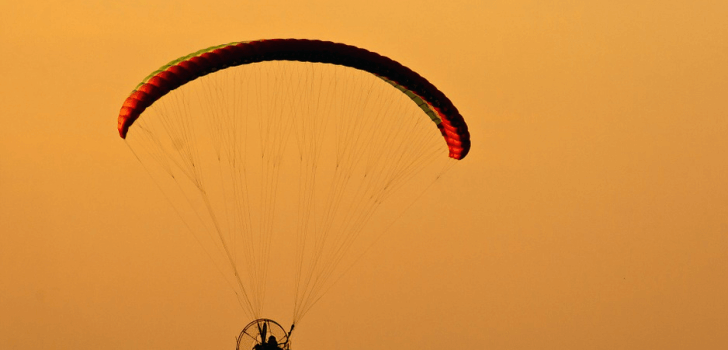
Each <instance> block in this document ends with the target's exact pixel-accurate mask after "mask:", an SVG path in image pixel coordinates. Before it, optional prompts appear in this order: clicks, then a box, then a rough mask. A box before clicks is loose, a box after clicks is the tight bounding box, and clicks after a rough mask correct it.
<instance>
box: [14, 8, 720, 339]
mask: <svg viewBox="0 0 728 350" xmlns="http://www.w3.org/2000/svg"><path fill="white" fill-rule="evenodd" d="M727 17H728V5H727V4H726V3H725V2H720V1H713V2H711V1H702V2H698V3H688V2H678V1H660V2H654V1H643V0H638V1H611V2H603V4H602V5H598V4H582V3H581V2H576V1H550V2H544V1H501V2H491V3H487V4H486V3H485V2H484V1H483V2H480V1H406V2H405V1H379V0H370V1H363V2H344V1H324V0H321V1H310V2H307V3H305V4H304V3H303V2H300V3H289V2H284V1H268V2H262V1H254V2H253V1H227V2H218V3H217V4H212V5H210V4H209V3H208V2H202V1H195V2H190V1H174V2H172V1H170V2H161V1H158V2H155V3H153V4H149V3H148V2H146V1H124V2H108V3H107V4H99V3H98V2H95V1H35V2H21V1H13V2H9V1H4V2H2V3H1V4H0V47H1V48H0V52H1V53H2V57H3V58H2V65H0V76H2V79H0V102H1V103H2V106H3V110H2V112H1V113H0V121H2V127H1V128H0V348H2V349H36V348H41V347H43V348H48V349H167V348H169V349H172V348H174V349H232V348H234V346H235V345H234V337H235V336H237V333H238V332H239V331H240V329H241V328H242V327H243V326H244V325H245V323H247V322H248V321H249V320H247V319H245V318H244V317H243V316H242V313H241V312H240V310H239V309H238V308H237V306H236V302H235V297H234V295H232V293H231V292H230V289H229V288H228V287H227V286H226V285H225V284H224V282H222V281H221V280H220V279H219V278H218V277H217V275H216V272H215V271H214V267H212V266H211V265H210V264H209V261H208V260H207V257H206V256H205V255H204V253H202V252H201V251H200V250H199V247H198V246H197V245H196V243H195V242H194V240H192V239H190V238H189V235H184V234H180V232H182V231H183V230H184V226H183V225H182V224H181V223H180V222H179V220H178V218H176V216H175V213H174V211H173V209H172V208H171V207H170V206H169V205H168V203H167V202H166V201H165V199H164V198H163V197H162V195H161V194H160V193H159V191H158V190H157V189H156V187H155V185H154V184H153V183H152V182H151V181H150V179H149V176H148V175H147V174H146V173H145V171H144V169H143V168H142V167H141V165H140V164H139V163H138V162H137V160H136V159H135V158H134V156H133V155H132V153H131V152H130V151H129V149H128V147H127V146H126V145H125V144H124V142H123V141H122V140H121V139H120V138H119V137H118V136H117V132H116V116H117V114H118V111H119V108H120V106H121V103H122V102H123V100H124V98H125V97H126V96H127V95H128V93H129V92H130V90H131V89H132V88H133V87H134V86H135V85H136V84H137V83H138V82H139V81H140V80H141V79H142V78H143V77H145V76H146V75H147V74H148V73H149V72H151V71H152V70H154V69H156V68H157V67H159V66H160V65H162V64H164V63H166V62H168V61H169V60H171V59H174V58H176V57H178V56H181V55H183V54H186V53H188V52H192V51H195V50H198V49H201V48H204V47H208V46H211V45H215V44H220V43H225V42H231V41H239V40H249V39H258V38H276V37H297V38H318V39H324V40H332V41H337V42H344V43H349V44H353V45H356V46H360V47H364V48H367V49H369V50H373V51H375V52H379V53H382V54H384V55H386V56H389V57H391V58H393V59H395V60H397V61H400V62H402V63H404V64H405V65H407V66H409V67H410V68H412V69H414V70H415V71H417V72H419V73H420V74H422V75H423V76H425V77H426V78H427V79H429V80H430V81H431V82H433V83H434V84H435V85H436V86H438V87H439V88H440V89H441V90H442V91H444V92H445V93H446V94H447V95H448V96H449V97H450V98H451V99H452V100H453V102H454V103H455V105H456V106H457V107H458V108H459V110H460V111H461V113H462V114H463V116H464V117H465V119H466V120H467V122H468V124H469V126H470V131H471V134H472V140H473V148H472V151H471V154H470V155H469V156H468V158H466V159H465V160H464V161H463V162H461V164H459V165H458V166H456V167H455V168H454V169H453V170H451V171H450V172H449V173H448V177H447V182H446V183H441V184H440V185H439V186H437V188H434V189H433V190H432V191H431V192H430V193H428V194H427V195H425V196H424V197H423V198H422V199H421V200H420V202H418V203H416V204H415V205H414V206H413V207H412V208H411V209H410V210H409V211H408V212H407V213H406V214H405V215H404V216H403V217H402V218H401V219H400V220H399V221H398V223H397V224H396V225H395V226H394V227H393V228H392V232H393V234H392V235H389V236H387V237H386V238H385V239H382V240H380V241H379V242H378V244H377V245H376V246H375V247H374V248H373V249H372V250H371V251H370V253H369V254H368V255H366V256H365V257H364V258H362V260H361V262H360V263H359V264H358V265H357V266H356V267H355V268H353V269H352V270H351V271H350V272H349V274H347V275H346V276H345V277H344V278H342V279H341V280H340V282H339V283H338V284H337V285H336V286H335V287H334V288H333V289H332V290H331V291H330V292H329V293H328V294H326V296H325V297H324V299H322V300H321V302H319V304H317V306H316V307H314V308H313V309H312V311H311V312H310V313H309V314H308V315H307V316H306V318H305V319H304V320H303V322H302V323H301V324H300V325H299V326H297V331H296V332H297V333H296V334H295V340H294V341H295V343H294V349H295V350H298V349H302V350H305V349H322V350H325V349H401V348H412V349H438V348H475V349H479V348H482V349H614V348H620V349H648V348H653V349H657V348H659V349H686V348H696V349H719V348H724V347H725V346H726V344H728V332H726V329H728V301H727V300H728V298H726V297H725V295H728V278H726V277H727V275H728V254H727V253H726V252H727V251H728V186H726V184H725V178H726V174H727V173H728V156H727V155H728V137H726V135H728V104H727V103H726V94H727V92H728V65H726V62H728V45H727V44H726V43H728V25H726V24H725V18H727Z"/></svg>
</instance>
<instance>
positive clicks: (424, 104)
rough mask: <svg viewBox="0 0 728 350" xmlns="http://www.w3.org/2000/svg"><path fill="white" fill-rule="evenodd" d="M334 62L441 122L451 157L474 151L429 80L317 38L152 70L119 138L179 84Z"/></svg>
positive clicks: (259, 45)
mask: <svg viewBox="0 0 728 350" xmlns="http://www.w3.org/2000/svg"><path fill="white" fill-rule="evenodd" d="M281 60H282V61H302V62H317V63H330V64H336V65H341V66H347V67H351V68H356V69H360V70H363V71H367V72H369V73H372V74H374V75H376V76H378V77H380V78H382V79H383V80H384V81H386V82H388V83H389V84H392V85H393V86H394V87H395V88H397V89H399V90H400V91H402V92H403V93H405V94H406V95H407V96H408V97H409V98H410V99H412V100H413V101H414V102H415V103H417V105H418V106H419V107H420V108H421V109H422V110H423V111H424V112H425V113H426V114H427V115H429V116H430V118H431V119H432V120H433V121H434V122H435V123H436V124H437V127H438V128H439V129H440V132H441V133H442V135H443V136H444V137H445V142H446V143H447V145H448V148H449V150H450V157H451V158H454V159H462V158H464V157H465V156H466V155H467V154H468V151H469V150H470V135H469V133H468V127H467V125H466V124H465V121H464V120H463V117H462V116H461V115H460V113H459V112H458V110H457V109H456V108H455V106H453V104H452V102H451V101H450V100H449V99H448V98H447V97H446V96H445V95H444V94H443V93H442V92H440V90H438V89H437V88H436V87H435V86H434V85H432V84H431V83H430V82H429V81H427V80H426V79H425V78H423V77H422V76H420V75H419V74H417V73H415V72H414V71H412V70H411V69H409V68H407V67H405V66H403V65H401V64H399V63H397V62H395V61H394V60H391V59H389V58H387V57H384V56H381V55H379V54H376V53H373V52H370V51H367V50H364V49H360V48H357V47H354V46H350V45H345V44H339V43H332V42H327V41H318V40H300V39H273V40H258V41H247V42H238V43H230V44H225V45H218V46H213V47H210V48H207V49H204V50H200V51H197V52H194V53H192V54H190V55H187V56H184V57H181V58H179V59H177V60H174V61H172V62H170V63H168V64H167V65H165V66H163V67H161V68H160V69H159V70H157V71H155V72H153V73H152V74H151V75H149V76H148V77H147V78H146V79H144V81H143V82H142V83H141V84H139V85H138V86H137V87H136V89H134V91H133V92H132V93H131V95H129V97H128V98H127V99H126V101H124V104H123V106H122V108H121V111H120V112H119V125H118V129H119V134H120V135H121V137H122V138H126V134H127V131H128V129H129V127H130V126H131V125H132V124H133V123H134V121H135V120H136V119H137V118H139V115H140V114H141V113H142V112H144V110H145V109H146V108H147V107H149V106H151V105H152V104H153V103H154V102H155V101H156V100H158V99H159V98H160V97H162V96H164V95H165V94H167V93H168V92H170V91H172V90H174V89H176V88H178V87H180V86H181V85H183V84H185V83H187V82H189V81H191V80H194V79H197V78H199V77H201V76H204V75H207V74H210V73H212V72H215V71H218V70H220V69H224V68H227V67H233V66H239V65H242V64H249V63H255V62H263V61H281Z"/></svg>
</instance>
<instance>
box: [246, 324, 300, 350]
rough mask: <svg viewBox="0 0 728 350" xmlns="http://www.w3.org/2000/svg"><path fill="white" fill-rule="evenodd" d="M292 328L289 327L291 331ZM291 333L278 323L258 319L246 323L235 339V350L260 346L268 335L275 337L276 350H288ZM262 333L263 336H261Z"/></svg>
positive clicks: (248, 349) (250, 349)
mask: <svg viewBox="0 0 728 350" xmlns="http://www.w3.org/2000/svg"><path fill="white" fill-rule="evenodd" d="M292 330H293V326H291V331H292ZM291 331H288V332H286V330H285V329H284V328H283V326H281V325H280V324H279V323H278V322H276V321H273V320H271V319H268V318H259V319H257V320H253V321H252V322H250V323H248V324H247V325H246V326H245V328H243V330H242V331H241V332H240V335H238V338H237V345H236V346H235V350H252V349H253V348H254V347H255V346H256V345H262V344H263V343H265V342H266V340H267V339H266V338H267V337H268V336H270V335H272V336H275V337H276V341H277V343H278V348H280V349H283V350H290V339H289V338H290V335H291ZM261 333H264V334H261Z"/></svg>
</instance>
